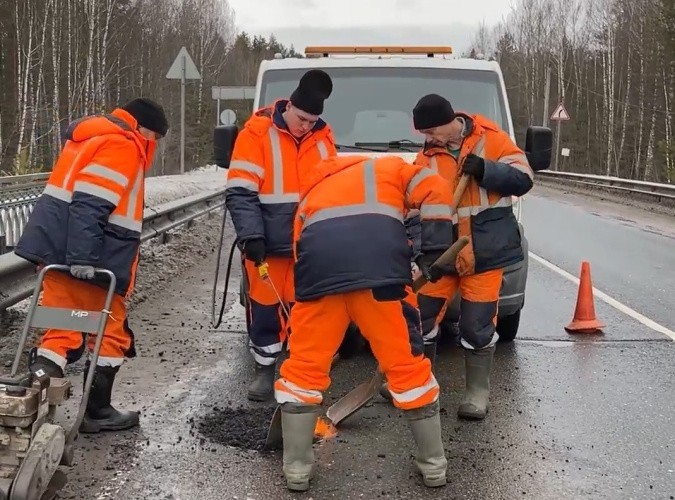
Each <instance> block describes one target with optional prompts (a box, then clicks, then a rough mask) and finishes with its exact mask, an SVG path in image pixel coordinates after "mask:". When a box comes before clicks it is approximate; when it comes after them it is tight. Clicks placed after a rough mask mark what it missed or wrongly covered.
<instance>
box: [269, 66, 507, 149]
mask: <svg viewBox="0 0 675 500" xmlns="http://www.w3.org/2000/svg"><path fill="white" fill-rule="evenodd" d="M324 70H325V71H326V72H327V73H328V74H329V75H330V76H331V78H332V79H333V93H332V94H331V96H330V97H329V98H328V99H327V100H326V102H325V104H324V113H323V115H322V118H323V119H324V120H326V121H327V122H328V123H329V124H330V125H331V127H332V128H333V132H334V135H335V140H336V142H337V144H341V145H346V146H353V145H355V144H356V145H367V146H375V145H378V144H380V145H384V146H386V145H387V144H388V143H389V142H392V141H394V142H396V141H400V142H399V145H400V147H405V148H413V149H414V148H415V144H418V145H419V144H420V143H423V142H424V136H422V135H421V134H419V133H418V132H416V131H415V130H414V127H413V122H412V109H413V107H414V106H415V103H416V102H417V101H418V100H419V98H420V97H422V96H423V95H425V94H431V93H436V94H440V95H442V96H444V97H445V98H447V99H448V100H449V101H450V102H451V103H452V105H453V107H454V108H455V111H464V112H468V113H480V114H482V115H484V116H486V117H487V118H489V119H491V120H493V121H494V122H495V123H497V125H499V126H500V127H502V128H503V129H504V130H506V131H508V130H509V125H508V121H507V116H506V111H505V107H504V102H503V97H502V94H501V92H500V85H499V80H498V77H497V74H495V73H493V72H491V71H476V70H466V69H443V68H393V67H391V68H364V67H358V68H349V67H344V68H324ZM305 71H307V69H306V68H300V69H283V70H269V71H266V72H265V74H264V75H263V80H262V86H261V90H260V106H261V107H262V106H267V105H269V104H271V103H272V102H274V101H275V100H276V99H281V98H288V97H289V96H290V94H291V92H293V89H295V87H296V86H297V83H298V81H299V80H300V77H301V76H302V75H303V74H304V73H305Z"/></svg>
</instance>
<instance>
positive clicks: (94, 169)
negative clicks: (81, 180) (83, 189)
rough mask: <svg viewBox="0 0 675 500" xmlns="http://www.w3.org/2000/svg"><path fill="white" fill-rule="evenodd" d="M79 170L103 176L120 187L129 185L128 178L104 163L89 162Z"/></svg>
mask: <svg viewBox="0 0 675 500" xmlns="http://www.w3.org/2000/svg"><path fill="white" fill-rule="evenodd" d="M80 172H81V173H83V174H92V175H97V176H99V177H103V178H104V179H107V180H109V181H112V182H114V183H115V184H119V185H120V187H122V188H125V189H126V187H127V186H128V185H129V179H127V178H126V177H125V176H124V175H122V174H120V173H119V172H118V171H116V170H113V169H112V168H109V167H106V166H105V165H99V164H97V163H90V164H89V165H87V166H86V167H84V168H83V169H82V170H80Z"/></svg>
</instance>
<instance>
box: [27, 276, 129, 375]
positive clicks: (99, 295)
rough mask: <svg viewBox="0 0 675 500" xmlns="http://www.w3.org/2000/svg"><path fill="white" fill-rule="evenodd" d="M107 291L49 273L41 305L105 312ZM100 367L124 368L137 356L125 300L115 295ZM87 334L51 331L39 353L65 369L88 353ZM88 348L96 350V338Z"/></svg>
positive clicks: (43, 338) (44, 338)
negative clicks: (86, 350) (127, 361)
mask: <svg viewBox="0 0 675 500" xmlns="http://www.w3.org/2000/svg"><path fill="white" fill-rule="evenodd" d="M106 295H107V290H105V289H103V288H101V287H99V286H96V285H93V284H91V283H87V282H86V281H84V280H80V279H77V278H73V277H71V276H70V275H67V274H64V273H61V272H58V271H49V272H47V274H46V275H45V277H44V281H43V290H42V297H41V299H40V304H41V305H43V306H45V307H66V308H73V309H81V310H86V311H102V310H103V307H104V305H105V298H106ZM110 312H111V314H110V315H109V316H108V321H107V323H106V327H105V332H104V334H103V340H102V342H101V350H100V351H99V358H98V362H97V365H99V366H120V365H121V364H122V363H123V362H124V358H125V357H126V358H133V357H135V356H136V350H135V348H134V334H133V332H132V331H131V329H130V328H129V325H128V322H127V309H126V304H125V302H124V297H123V296H121V295H119V294H113V299H112V304H111V305H110ZM86 336H87V334H86V333H83V332H76V331H72V330H54V329H48V330H47V331H46V332H45V334H44V335H43V336H42V339H41V341H40V344H39V346H38V350H37V354H38V355H40V356H44V357H45V358H47V359H50V360H51V361H53V362H54V363H56V364H58V365H59V366H60V367H61V368H62V369H63V368H65V366H66V365H67V364H70V363H74V362H76V361H77V360H78V359H80V357H81V356H82V354H83V353H84V348H85V342H84V340H85V337H86ZM88 337H89V338H88V341H87V348H88V350H89V352H91V351H93V349H94V342H95V341H96V335H95V334H90V335H88Z"/></svg>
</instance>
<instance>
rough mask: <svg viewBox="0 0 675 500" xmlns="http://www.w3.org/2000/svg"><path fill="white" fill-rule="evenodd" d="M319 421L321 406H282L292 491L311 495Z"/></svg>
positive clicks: (285, 463) (286, 470) (285, 468)
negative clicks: (313, 442)
mask: <svg viewBox="0 0 675 500" xmlns="http://www.w3.org/2000/svg"><path fill="white" fill-rule="evenodd" d="M318 418H319V413H318V407H317V405H302V404H296V403H284V404H283V405H281V429H282V433H283V439H284V455H283V472H284V476H285V477H286V487H287V488H288V489H289V490H291V491H307V490H308V489H309V481H310V479H312V476H313V474H314V449H313V448H312V441H313V439H314V428H315V427H316V421H317V419H318Z"/></svg>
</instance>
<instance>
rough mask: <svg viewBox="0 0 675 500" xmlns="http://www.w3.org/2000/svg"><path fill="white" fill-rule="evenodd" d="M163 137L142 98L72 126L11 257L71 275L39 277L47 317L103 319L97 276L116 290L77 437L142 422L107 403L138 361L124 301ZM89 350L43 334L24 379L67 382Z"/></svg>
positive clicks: (161, 125) (71, 334)
mask: <svg viewBox="0 0 675 500" xmlns="http://www.w3.org/2000/svg"><path fill="white" fill-rule="evenodd" d="M167 131H168V123H167V120H166V116H165V115H164V110H163V109H162V107H161V106H160V105H158V104H157V103H155V102H153V101H151V100H150V99H145V98H140V99H134V100H132V101H130V102H128V103H127V104H126V105H124V106H123V107H121V108H118V109H115V110H114V111H113V112H112V113H110V114H106V115H98V116H87V117H84V118H81V119H79V120H77V121H75V122H73V123H72V124H71V125H70V127H69V128H68V131H67V133H66V142H65V144H64V146H63V150H62V151H61V154H60V155H59V158H58V160H57V162H56V165H55V166H54V168H53V170H52V173H51V175H50V176H49V180H48V181H47V186H46V187H45V190H44V192H43V194H42V196H41V197H40V199H39V200H38V201H37V203H36V204H35V208H34V209H33V212H32V214H31V217H30V219H29V220H28V223H27V224H26V227H25V228H24V230H23V234H22V236H21V239H20V240H19V242H18V243H17V246H16V248H15V250H14V251H15V253H16V254H17V255H19V256H20V257H23V258H25V259H27V260H29V261H31V262H33V263H35V264H36V265H38V266H40V267H41V266H44V265H49V264H66V265H69V266H70V274H67V273H63V272H59V271H53V272H48V273H47V274H46V275H45V278H44V282H43V294H42V298H41V303H42V305H44V306H47V307H61V308H63V307H65V308H72V309H80V310H88V311H95V310H99V311H100V310H102V309H103V306H104V303H105V298H106V295H107V288H108V280H107V278H106V277H105V276H104V277H103V278H102V277H101V276H100V275H95V270H94V269H95V268H97V267H98V268H105V269H108V270H110V271H111V272H112V273H113V274H114V275H115V278H116V280H117V281H116V289H115V293H114V295H113V301H112V305H111V311H110V315H109V317H108V321H107V324H106V328H105V333H104V335H103V341H102V344H101V350H100V352H99V358H98V362H97V364H96V367H95V369H94V379H93V382H92V386H91V392H90V395H89V401H88V403H87V408H86V413H85V416H84V420H83V421H82V426H81V428H80V432H85V433H87V432H99V431H102V430H122V429H127V428H130V427H133V426H136V425H138V422H139V416H138V413H136V412H129V411H118V410H116V409H115V408H114V407H113V406H112V405H111V404H110V401H111V394H112V387H113V382H114V380H115V376H116V374H117V372H118V370H119V368H120V366H121V365H122V363H123V362H124V358H132V357H134V356H135V355H136V353H135V349H134V334H133V332H132V330H131V329H130V328H129V323H128V321H127V309H126V303H125V301H126V299H127V298H128V296H129V295H130V294H131V292H132V290H133V286H134V281H135V277H136V267H137V265H138V251H139V245H140V237H141V228H142V224H143V206H144V182H145V171H146V169H147V168H148V167H149V166H150V165H151V163H152V158H153V154H154V151H155V147H156V141H157V140H159V139H160V138H161V137H163V136H164V135H166V133H167ZM93 345H94V339H93V337H91V338H89V339H88V341H87V337H86V335H85V334H83V333H81V332H76V331H65V330H55V329H48V330H47V331H46V332H45V334H44V336H43V337H42V339H41V341H40V344H39V347H38V348H37V349H36V350H34V351H33V353H32V355H33V356H32V360H31V363H30V369H31V371H32V372H33V373H37V372H38V371H39V370H43V371H44V372H45V373H46V374H47V375H49V376H50V377H59V378H60V377H63V376H64V373H63V370H64V368H65V366H66V365H67V364H70V363H73V362H75V361H77V360H78V359H79V358H80V357H81V356H82V354H83V352H84V350H85V347H88V348H89V350H91V349H92V348H93ZM35 354H37V356H35ZM89 364H90V362H89V360H87V362H86V368H85V377H86V373H87V372H88V370H89Z"/></svg>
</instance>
